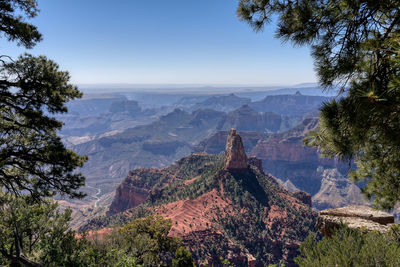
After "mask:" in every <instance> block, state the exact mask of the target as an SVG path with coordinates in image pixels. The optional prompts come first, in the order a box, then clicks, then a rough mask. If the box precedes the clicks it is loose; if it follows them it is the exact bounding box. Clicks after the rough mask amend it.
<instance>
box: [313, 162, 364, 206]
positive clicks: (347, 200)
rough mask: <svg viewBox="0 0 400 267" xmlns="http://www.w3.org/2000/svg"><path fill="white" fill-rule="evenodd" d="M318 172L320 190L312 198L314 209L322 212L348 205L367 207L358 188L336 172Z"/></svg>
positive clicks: (328, 170) (331, 170) (332, 170)
mask: <svg viewBox="0 0 400 267" xmlns="http://www.w3.org/2000/svg"><path fill="white" fill-rule="evenodd" d="M319 172H320V173H321V177H322V181H321V188H320V190H319V191H318V193H317V194H315V195H314V196H313V197H312V201H313V206H314V208H316V209H318V210H323V209H328V208H340V207H344V206H349V205H362V206H367V205H369V202H368V201H366V200H365V199H364V198H363V196H362V194H361V190H360V188H359V187H358V186H357V185H355V184H354V183H352V182H351V181H349V179H348V178H346V177H344V175H342V174H341V173H340V172H339V171H338V170H336V169H326V170H319Z"/></svg>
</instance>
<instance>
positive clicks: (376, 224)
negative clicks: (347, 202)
mask: <svg viewBox="0 0 400 267" xmlns="http://www.w3.org/2000/svg"><path fill="white" fill-rule="evenodd" d="M343 223H344V224H346V225H347V226H348V227H349V228H352V229H360V230H361V231H379V232H381V233H383V232H387V231H388V230H389V229H390V226H391V225H392V224H393V223H394V217H393V215H392V214H389V213H386V212H383V211H378V210H374V209H372V208H370V207H366V206H347V207H343V208H337V209H327V210H323V211H321V212H320V213H319V216H318V220H317V227H318V230H320V231H321V233H323V234H324V235H326V236H330V235H331V234H332V233H333V231H334V229H335V228H338V227H340V226H341V225H343Z"/></svg>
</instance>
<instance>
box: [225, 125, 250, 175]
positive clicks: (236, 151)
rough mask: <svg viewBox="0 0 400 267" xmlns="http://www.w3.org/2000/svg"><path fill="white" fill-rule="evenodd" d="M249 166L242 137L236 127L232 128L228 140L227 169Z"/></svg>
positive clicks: (241, 168) (239, 168) (240, 168)
mask: <svg viewBox="0 0 400 267" xmlns="http://www.w3.org/2000/svg"><path fill="white" fill-rule="evenodd" d="M247 167H248V162H247V156H246V152H245V150H244V147H243V143H242V138H241V137H240V135H239V134H238V133H237V132H236V130H235V129H231V131H230V132H229V134H228V138H227V140H226V151H225V169H226V170H244V169H247Z"/></svg>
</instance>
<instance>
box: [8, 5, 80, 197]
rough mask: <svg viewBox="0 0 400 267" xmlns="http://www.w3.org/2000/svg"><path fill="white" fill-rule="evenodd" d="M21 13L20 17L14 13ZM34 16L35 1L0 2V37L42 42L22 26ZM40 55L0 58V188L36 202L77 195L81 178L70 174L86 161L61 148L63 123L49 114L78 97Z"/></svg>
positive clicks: (63, 74)
mask: <svg viewBox="0 0 400 267" xmlns="http://www.w3.org/2000/svg"><path fill="white" fill-rule="evenodd" d="M17 14H23V15H25V17H24V16H23V15H17ZM36 14H37V2H36V1H34V0H29V1H28V0H11V1H10V0H7V1H5V0H4V1H0V34H1V35H2V37H5V38H7V39H8V40H10V41H16V42H17V44H18V45H22V46H25V47H26V48H31V47H33V46H34V45H35V44H36V43H37V42H38V41H40V40H41V35H40V33H39V32H38V31H37V29H36V27H35V26H33V25H31V24H29V23H27V22H25V19H26V18H32V17H34V16H36ZM69 79H70V76H69V74H68V72H64V71H60V70H59V67H58V65H57V64H56V63H54V62H53V61H51V60H49V59H47V58H46V57H44V56H40V57H34V56H31V55H28V54H24V55H22V56H20V57H19V58H18V59H15V60H14V59H11V58H10V57H8V56H6V55H2V56H0V129H1V132H0V187H1V188H2V189H3V190H5V191H7V192H11V193H13V194H15V195H20V194H26V193H29V194H30V195H31V196H32V197H34V198H36V199H40V198H42V197H46V196H53V195H55V194H56V193H60V194H66V195H69V196H71V197H80V196H82V193H80V192H79V191H78V188H79V187H80V186H82V185H84V181H85V179H84V177H83V176H82V175H81V174H80V173H74V172H73V171H74V169H75V168H77V167H81V166H82V165H83V163H84V162H85V161H86V157H82V156H79V155H77V154H76V153H74V152H73V151H71V150H68V149H66V148H65V146H64V144H63V143H62V142H61V139H60V137H59V136H58V135H57V130H60V129H61V127H62V122H60V121H57V120H56V119H55V118H54V117H53V115H54V114H56V113H64V112H67V108H66V106H65V103H66V102H68V101H69V100H71V99H75V98H79V97H81V93H80V92H79V91H78V89H77V88H76V87H75V86H73V85H71V84H69Z"/></svg>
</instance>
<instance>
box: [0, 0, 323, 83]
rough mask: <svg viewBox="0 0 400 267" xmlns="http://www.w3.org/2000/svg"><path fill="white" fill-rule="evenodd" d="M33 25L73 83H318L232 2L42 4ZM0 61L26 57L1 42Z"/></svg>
mask: <svg viewBox="0 0 400 267" xmlns="http://www.w3.org/2000/svg"><path fill="white" fill-rule="evenodd" d="M38 2H39V8H40V10H41V11H40V13H39V15H38V17H36V18H35V19H33V20H31V22H32V23H33V24H35V25H37V26H38V27H39V30H40V31H41V32H42V34H43V37H44V40H43V41H42V42H41V43H39V44H38V45H37V46H36V47H35V48H34V49H32V50H29V51H28V52H29V53H32V54H35V55H46V56H47V57H49V58H51V59H53V60H55V61H56V62H57V63H58V64H59V65H60V66H61V68H62V69H63V70H68V71H69V72H70V73H71V76H72V82H74V83H78V84H85V83H96V84H97V83H98V84H101V83H136V84H202V85H215V84H237V85H262V84H263V85H277V84H285V85H287V84H296V83H303V82H315V81H316V78H315V73H314V70H313V64H312V58H311V57H310V55H309V49H308V48H297V47H293V46H292V45H291V44H290V43H286V44H282V43H281V41H280V40H277V39H274V37H273V36H274V30H275V29H274V25H270V26H268V27H267V28H266V29H265V30H264V32H261V33H255V32H254V31H253V30H252V29H251V28H250V27H249V26H248V25H247V24H246V23H244V22H241V21H239V20H238V19H237V17H236V7H237V1H236V0H168V1H167V0H112V1H110V0H39V1H38ZM0 49H1V50H2V51H3V52H2V54H9V55H13V56H16V55H18V54H20V53H23V52H25V49H23V48H18V47H16V45H15V44H14V43H7V42H6V41H5V40H4V39H0Z"/></svg>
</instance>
